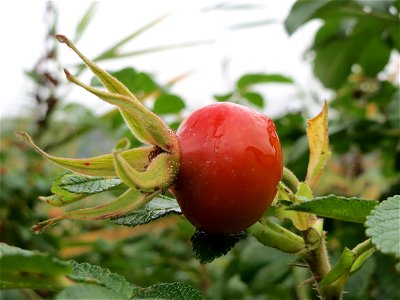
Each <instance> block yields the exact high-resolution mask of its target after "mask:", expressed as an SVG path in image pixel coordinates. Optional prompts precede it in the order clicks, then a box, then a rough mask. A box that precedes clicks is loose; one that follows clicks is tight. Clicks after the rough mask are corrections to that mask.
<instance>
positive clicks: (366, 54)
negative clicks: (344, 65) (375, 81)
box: [358, 36, 392, 77]
mask: <svg viewBox="0 0 400 300" xmlns="http://www.w3.org/2000/svg"><path fill="white" fill-rule="evenodd" d="M391 52H392V49H391V47H389V45H388V44H387V43H386V42H385V40H382V38H380V37H379V36H375V37H373V38H371V40H370V41H369V43H368V44H367V45H366V47H365V48H364V49H363V51H362V53H361V55H360V57H359V59H358V62H359V64H360V65H361V67H362V68H363V70H364V72H365V74H366V75H367V76H370V77H375V76H376V75H377V74H378V73H379V72H380V71H382V70H383V69H384V68H385V66H386V64H387V63H388V61H389V58H390V53H391Z"/></svg>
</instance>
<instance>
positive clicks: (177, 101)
mask: <svg viewBox="0 0 400 300" xmlns="http://www.w3.org/2000/svg"><path fill="white" fill-rule="evenodd" d="M184 108H185V102H184V101H183V100H182V98H181V97H179V96H176V95H172V94H163V95H161V96H159V97H157V99H156V100H155V102H154V107H153V111H154V112H155V113H156V114H159V115H166V114H177V113H179V112H181V111H182V109H184Z"/></svg>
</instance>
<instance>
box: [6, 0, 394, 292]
mask: <svg viewBox="0 0 400 300" xmlns="http://www.w3.org/2000/svg"><path fill="white" fill-rule="evenodd" d="M398 11H399V6H398V2H396V1H381V2H379V3H378V2H371V1H361V0H360V1H355V0H349V1H345V2H340V3H339V1H305V0H300V1H297V2H296V3H295V5H294V6H293V7H292V10H291V12H290V13H289V16H288V18H287V19H286V22H285V27H286V29H287V31H288V33H289V34H294V33H295V32H296V30H297V29H298V28H299V27H300V26H303V25H304V24H306V23H307V22H309V21H311V20H313V19H320V20H322V26H321V27H320V28H319V30H318V32H317V34H316V35H315V37H314V41H313V44H312V45H311V48H310V50H309V53H311V54H312V55H311V56H310V57H311V63H312V65H313V70H314V74H315V75H316V77H317V78H318V79H319V80H320V81H321V82H322V84H324V85H325V86H326V87H327V88H330V89H331V90H333V92H334V96H333V99H331V100H330V101H329V107H330V116H329V122H330V124H329V146H330V149H331V151H332V157H331V158H330V160H329V161H327V162H326V167H325V169H324V171H323V172H322V171H321V170H322V167H321V166H323V165H324V164H325V161H324V159H325V158H323V156H321V153H322V152H324V151H321V149H324V146H323V141H324V140H325V138H324V137H323V138H322V139H316V140H315V141H316V144H317V146H313V147H312V148H311V149H310V150H317V151H316V153H319V154H318V155H316V158H314V159H311V160H312V161H314V163H311V164H309V165H308V166H307V164H306V161H307V159H308V157H309V153H308V152H309V148H308V143H307V132H309V130H307V129H306V119H309V117H310V116H308V115H306V114H305V113H304V112H296V111H288V112H286V113H285V114H283V115H281V116H278V117H276V118H275V120H274V121H275V124H276V127H277V131H278V133H279V136H280V139H281V142H282V145H283V147H284V153H285V165H286V166H287V167H288V168H290V169H291V170H293V171H294V173H295V174H296V175H297V177H298V178H301V179H303V178H304V179H305V180H306V178H307V177H308V178H310V177H312V178H314V179H315V180H316V181H317V183H316V184H315V188H314V189H310V188H309V187H308V185H306V184H305V183H304V182H301V183H300V184H298V185H297V184H294V185H293V184H292V185H291V183H293V182H290V181H286V182H285V180H283V182H282V185H280V187H279V198H280V199H279V200H280V201H279V202H277V203H276V211H272V210H270V211H268V212H267V213H266V215H265V217H264V218H263V220H262V223H257V226H255V227H253V228H251V229H249V231H248V236H247V237H245V238H244V234H243V235H240V236H238V237H234V238H233V240H228V242H227V243H226V244H225V243H223V242H224V240H223V239H222V240H221V239H220V238H219V237H217V238H216V237H213V236H211V237H210V236H204V235H201V234H199V233H198V232H197V233H196V232H195V229H194V228H193V227H192V226H191V225H190V224H189V223H188V222H187V221H186V220H184V219H183V218H182V217H181V216H180V215H181V212H180V209H179V207H178V205H177V203H176V202H175V200H173V199H172V198H171V197H170V196H171V195H169V194H167V195H162V194H160V195H158V196H156V197H155V198H154V199H153V200H152V201H150V202H148V203H147V204H146V205H144V206H142V207H141V208H140V209H138V210H134V211H132V212H129V213H128V214H125V215H123V216H116V217H113V218H111V221H112V222H111V224H109V223H106V222H81V221H74V222H62V223H60V225H58V226H55V227H53V228H52V229H51V230H49V231H45V232H44V233H43V234H41V235H32V234H31V232H29V227H30V226H31V225H32V224H34V223H38V222H40V221H42V220H43V219H44V218H48V216H51V217H53V218H57V217H59V216H61V215H63V214H65V213H67V212H66V210H65V209H64V207H47V206H46V205H43V204H42V203H41V202H39V201H37V199H36V198H37V197H38V196H41V195H48V192H49V190H50V189H51V192H52V193H53V194H54V195H53V196H46V197H42V198H41V199H42V200H45V201H49V202H52V203H53V204H57V203H58V204H66V203H65V202H68V203H70V202H71V204H70V205H71V207H72V208H73V209H74V208H78V207H79V206H78V204H77V203H72V202H74V201H75V200H76V201H77V200H80V199H83V198H84V197H85V198H84V199H85V200H83V201H85V203H86V204H85V205H88V206H91V205H103V204H104V203H107V202H105V201H109V200H110V199H111V198H115V197H118V196H119V195H121V194H122V193H123V192H124V191H125V190H126V189H127V186H126V185H125V184H123V183H121V180H120V179H117V178H115V177H112V178H110V177H106V178H104V177H93V176H86V175H76V174H73V173H67V174H61V175H60V174H59V169H57V168H52V167H51V166H50V165H49V164H45V163H44V162H43V160H42V159H41V158H39V157H38V156H37V155H36V154H35V153H34V152H32V151H31V150H30V149H28V148H27V147H26V146H25V145H24V144H22V143H20V142H17V141H16V140H15V139H14V138H13V132H14V131H16V130H22V129H24V130H26V131H30V132H33V133H34V138H35V140H36V141H38V144H39V145H41V146H43V147H44V148H45V150H46V151H48V152H50V151H51V153H54V154H55V155H57V157H65V156H71V155H72V154H74V153H78V154H79V156H83V157H86V156H90V155H102V154H103V153H105V152H107V151H109V150H110V149H112V148H113V147H114V144H115V143H116V141H118V140H120V139H122V138H124V137H128V138H129V140H130V142H131V145H132V146H134V147H137V146H141V145H142V144H141V142H140V141H139V140H138V139H136V138H135V137H132V135H131V134H130V132H128V129H127V128H126V127H125V126H124V123H123V119H122V118H121V116H120V115H119V114H118V112H117V111H116V110H113V111H110V112H109V113H106V114H104V115H103V116H101V117H100V119H97V118H95V116H94V115H93V113H92V112H91V111H90V110H88V109H86V108H84V107H82V106H80V105H75V104H74V105H63V104H62V100H63V99H61V98H60V99H57V101H53V100H54V98H51V97H49V98H46V99H44V100H43V101H41V102H40V105H38V106H40V111H41V114H39V115H40V116H41V117H40V118H36V117H35V116H32V117H30V118H27V119H14V120H10V122H8V121H7V123H5V122H4V124H6V125H7V126H2V137H1V139H2V150H1V155H0V161H1V174H2V176H1V191H0V201H1V203H2V205H1V208H0V214H1V215H0V216H1V226H0V234H1V236H2V241H3V242H6V243H7V244H8V245H6V244H1V257H0V260H1V266H2V272H1V284H2V288H7V289H6V290H4V291H1V293H0V295H1V296H2V297H4V298H5V299H8V298H10V299H11V298H12V297H14V298H17V299H21V298H29V295H31V296H32V295H33V296H32V297H30V298H37V297H38V296H40V297H43V298H55V299H76V298H78V297H80V298H82V297H86V298H88V299H90V298H92V299H99V298H105V297H107V298H110V299H113V298H118V299H120V298H122V299H129V298H132V297H134V296H135V297H137V298H141V299H143V298H146V297H147V298H160V297H161V298H167V299H179V298H177V295H180V296H181V297H184V298H185V299H190V298H189V295H190V296H191V297H192V298H193V299H202V298H203V296H201V294H203V295H204V296H205V297H206V298H210V299H258V298H265V297H268V298H271V299H296V298H298V299H311V298H315V297H317V295H316V291H315V290H314V289H312V288H311V287H310V285H309V284H307V282H309V281H308V280H307V279H308V278H309V277H310V274H309V271H308V270H307V269H305V268H304V267H305V265H304V261H305V262H306V263H308V264H309V267H310V269H311V271H312V272H313V273H314V274H318V272H319V274H323V280H322V281H321V282H318V283H317V284H318V289H319V290H320V291H321V290H324V289H325V292H330V291H331V290H332V288H344V291H345V292H346V293H345V299H381V298H385V299H392V298H396V297H398V296H399V295H398V286H399V284H400V276H399V272H400V267H399V260H398V259H399V253H398V243H399V241H398V234H397V233H398V231H399V228H398V223H399V222H398V216H399V212H398V203H399V199H398V196H395V195H396V194H400V192H399V190H398V189H399V186H400V176H399V174H400V165H399V162H400V153H399V149H400V148H399V144H398V139H399V120H400V118H399V110H398V107H399V99H400V97H399V86H398V83H397V82H396V80H395V79H396V74H391V73H390V72H391V71H390V68H388V67H387V64H388V63H390V55H392V54H393V53H394V52H396V51H397V52H396V53H398V51H399V42H398V41H399V40H398V34H397V33H398V28H399V20H398V17H397V15H398ZM93 12H94V7H93V6H91V7H90V8H89V10H88V11H87V13H86V14H85V15H84V17H83V19H82V21H81V22H80V24H79V25H78V26H77V30H76V39H79V38H80V37H81V36H82V34H83V33H84V30H85V28H86V26H87V24H88V23H87V22H88V20H89V19H90V18H91V16H93ZM161 20H162V18H160V19H157V20H155V21H154V22H151V23H149V24H148V25H146V26H144V27H143V28H142V29H139V30H137V31H135V33H132V34H131V35H130V36H129V37H127V39H125V40H123V41H121V42H120V43H118V44H116V45H114V46H111V47H109V49H108V50H105V51H103V52H101V54H100V55H99V56H98V57H97V58H96V61H101V60H103V59H112V58H119V57H122V56H124V53H123V52H121V48H122V46H123V45H124V44H125V43H126V42H127V41H128V40H130V39H134V37H136V36H137V35H138V34H141V33H143V32H145V31H146V28H150V27H151V26H154V25H156V24H157V23H159V22H160V21H161ZM50 30H52V32H53V33H54V30H55V27H54V26H51V28H50ZM75 41H76V40H75ZM52 46H54V47H56V46H55V45H54V44H52ZM156 48H158V47H156ZM162 48H163V47H159V49H162ZM126 53H127V55H128V54H129V55H130V54H132V55H133V54H138V53H129V52H126ZM50 59H52V60H53V62H54V63H56V64H59V63H58V61H57V58H56V57H51V56H50ZM76 67H77V68H76V69H74V70H75V71H76V73H74V74H78V75H79V73H80V72H83V68H82V65H80V64H78V65H77V66H76ZM39 71H40V70H39V69H36V70H33V71H32V72H29V75H30V76H31V78H32V79H33V80H35V82H36V84H37V86H38V87H41V88H45V89H48V91H51V89H52V88H49V87H51V86H52V85H49V84H48V82H47V83H46V81H44V79H43V78H44V77H43V76H42V75H43V74H42V73H41V72H39ZM110 73H111V74H112V75H114V76H115V77H117V78H118V79H119V80H120V81H121V82H122V83H123V84H125V85H126V86H127V87H128V89H129V91H131V92H132V93H134V94H135V95H137V96H138V98H139V99H140V100H141V101H142V102H144V103H145V104H146V106H147V107H151V108H152V109H153V111H154V112H156V113H157V114H160V115H161V116H162V117H163V119H164V120H165V121H166V123H167V124H168V125H169V126H170V127H171V128H176V127H177V126H178V124H179V123H180V121H181V120H182V117H183V115H184V113H185V109H186V101H185V99H182V97H180V96H179V95H176V94H174V93H173V92H172V91H171V84H170V83H166V84H161V83H159V82H157V81H156V78H155V77H154V76H153V75H152V74H148V73H144V72H141V71H139V70H136V69H134V68H131V67H130V68H123V69H121V70H116V71H111V72H110ZM58 81H60V80H59V79H58ZM171 82H173V83H175V82H174V80H172V81H171ZM269 82H275V83H283V84H292V83H293V80H292V79H290V78H288V77H286V76H284V75H280V74H267V73H252V74H244V75H243V76H241V77H240V78H239V79H238V80H237V81H236V83H235V84H234V85H233V88H232V91H231V92H229V93H227V94H225V95H220V96H216V97H215V98H216V100H217V101H232V102H238V103H241V104H246V105H250V106H252V107H254V108H257V109H263V108H264V107H265V106H266V104H267V102H266V99H264V96H263V95H262V94H261V93H258V92H256V91H254V90H253V89H252V86H253V85H255V84H268V83H269ZM92 84H93V85H96V84H98V83H97V82H96V81H95V80H92ZM58 86H59V85H56V86H55V88H56V89H57V88H58ZM53 87H54V86H53ZM53 94H54V93H53ZM53 94H52V93H51V92H50V93H49V95H53ZM269 101H272V100H269ZM46 107H47V108H46ZM74 116H79V117H74ZM322 116H323V117H324V118H323V119H324V120H323V122H322V123H319V125H318V126H316V127H318V128H319V129H326V128H327V121H328V118H327V115H322ZM314 135H318V133H316V134H314ZM144 137H147V135H144ZM325 137H326V138H327V136H325ZM99 139H101V140H102V143H101V145H100V143H98V142H97V141H98V140H99ZM156 139H157V137H156ZM309 142H310V141H309ZM82 144H84V147H82ZM310 145H311V143H310ZM318 146H322V147H321V148H318ZM311 156H313V154H312V155H311ZM318 166H319V167H320V170H319V169H318V168H319V167H318ZM310 168H311V169H310ZM27 170H28V171H29V172H27ZM313 171H316V173H315V174H316V175H317V176H314V175H310V174H313ZM320 172H321V173H320ZM307 175H308V176H307ZM57 176H58V177H57ZM51 178H57V179H56V180H55V181H54V182H53V183H52V182H51V181H50V179H51ZM284 179H285V178H284ZM310 182H311V180H309V181H308V183H310ZM310 185H311V184H310ZM313 185H314V184H313ZM293 186H295V187H296V188H297V189H298V190H297V191H296V190H295V189H296V188H293ZM288 187H290V188H289V189H288ZM76 193H77V194H76ZM92 194H93V196H92ZM334 194H339V195H341V196H337V195H334ZM76 195H78V197H75V196H76ZM326 195H328V196H326ZM71 197H72V198H71ZM365 199H376V200H378V201H374V200H368V201H367V200H365ZM275 212H276V214H275ZM315 215H317V216H320V217H324V224H323V225H324V226H323V230H324V231H327V232H328V234H327V236H325V235H324V234H323V233H322V232H321V231H320V230H321V228H322V224H321V223H318V221H316V219H315V218H314V216H315ZM275 216H277V217H279V220H277V219H276V218H275ZM391 217H393V218H391ZM349 221H350V222H351V223H349ZM353 222H356V223H353ZM112 223H114V224H112ZM115 223H116V224H121V225H128V226H130V227H123V226H116V225H115ZM365 229H366V230H365ZM299 230H300V231H301V232H300V231H299ZM252 235H253V236H252ZM369 237H370V238H369ZM190 239H192V242H193V248H195V249H194V251H195V253H193V252H192V249H191V248H192V245H191V243H190ZM239 239H240V241H239ZM325 239H326V240H327V243H326V247H327V250H328V254H329V256H330V260H331V263H332V268H330V269H329V270H326V272H325V271H324V270H321V266H318V265H317V266H315V265H313V262H312V261H310V260H309V259H308V257H306V256H301V255H293V254H290V253H293V252H295V250H293V249H303V248H304V246H305V244H306V245H307V247H308V250H307V251H309V253H311V254H314V253H317V252H315V251H317V250H318V249H320V245H322V244H324V242H323V241H324V240H325ZM216 241H218V242H222V243H221V244H219V243H218V245H217V246H221V245H222V246H221V247H219V248H218V249H215V248H213V249H212V250H210V249H211V248H210V245H211V246H213V247H214V246H215V245H216ZM285 241H286V242H285ZM10 245H12V246H10ZM15 246H16V247H19V248H23V249H29V250H35V251H28V250H22V249H19V248H16V247H15ZM265 246H269V247H265ZM278 249H280V250H283V251H279V250H278ZM36 250H41V251H44V252H45V253H43V252H37V251H36ZM287 252H289V253H287ZM380 252H382V253H380ZM385 253H386V254H385ZM220 254H225V255H224V256H221V257H219V255H220ZM60 257H61V258H67V259H70V258H73V259H74V260H75V261H66V260H64V259H59V258H60ZM217 257H219V258H217ZM196 258H197V259H198V258H200V261H201V262H202V263H205V262H209V263H208V264H206V265H204V264H200V262H199V261H197V259H196ZM210 261H212V262H210ZM97 265H101V267H100V266H97ZM110 270H112V271H110ZM114 272H115V273H114ZM324 272H325V273H324ZM117 273H118V274H120V275H117ZM130 282H133V283H134V284H135V285H132V284H131V283H130ZM141 287H143V288H141ZM146 287H147V288H146ZM9 288H19V289H17V290H10V289H9ZM22 288H29V289H32V290H24V289H22ZM199 291H201V292H199ZM31 293H32V294H31ZM182 295H184V296H182Z"/></svg>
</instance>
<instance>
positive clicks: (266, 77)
mask: <svg viewBox="0 0 400 300" xmlns="http://www.w3.org/2000/svg"><path fill="white" fill-rule="evenodd" d="M258 83H293V80H292V79H291V78H289V77H286V76H283V75H280V74H263V73H255V74H246V75H243V76H242V77H240V78H239V80H238V81H237V82H236V86H237V87H238V89H239V90H245V89H247V88H248V87H250V86H251V85H253V84H258Z"/></svg>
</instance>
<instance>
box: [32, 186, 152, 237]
mask: <svg viewBox="0 0 400 300" xmlns="http://www.w3.org/2000/svg"><path fill="white" fill-rule="evenodd" d="M157 193H159V192H155V193H153V194H142V193H141V192H140V191H138V190H135V189H129V190H127V191H126V192H124V193H123V194H122V195H120V196H119V197H117V198H116V199H114V200H113V201H111V202H108V203H106V204H103V205H99V206H96V207H90V208H83V209H78V210H73V211H70V212H67V213H65V214H64V215H61V216H58V217H55V218H52V219H48V220H46V221H43V222H40V223H38V224H36V225H34V226H32V228H31V230H32V231H33V232H34V233H40V232H41V231H43V230H44V229H45V228H47V227H48V226H50V225H53V224H55V223H57V222H59V221H61V220H104V219H109V218H111V217H116V216H121V215H125V214H127V213H129V212H131V211H133V210H135V209H137V208H139V207H141V206H142V205H144V204H145V203H146V202H147V201H150V199H152V198H153V197H154V196H155V195H157Z"/></svg>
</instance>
